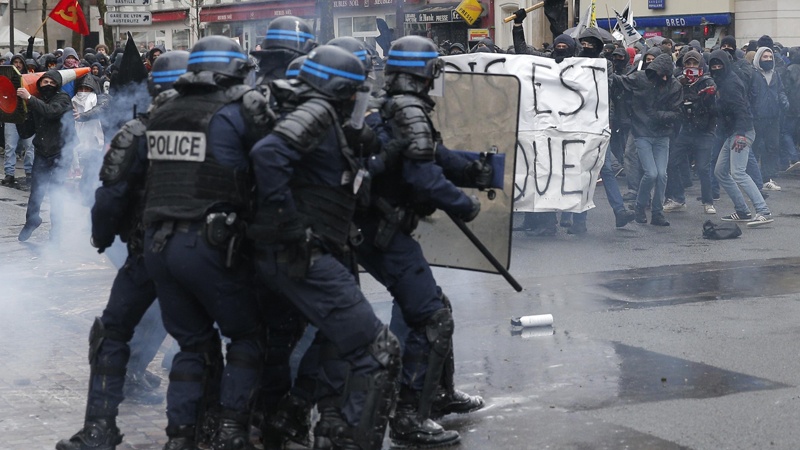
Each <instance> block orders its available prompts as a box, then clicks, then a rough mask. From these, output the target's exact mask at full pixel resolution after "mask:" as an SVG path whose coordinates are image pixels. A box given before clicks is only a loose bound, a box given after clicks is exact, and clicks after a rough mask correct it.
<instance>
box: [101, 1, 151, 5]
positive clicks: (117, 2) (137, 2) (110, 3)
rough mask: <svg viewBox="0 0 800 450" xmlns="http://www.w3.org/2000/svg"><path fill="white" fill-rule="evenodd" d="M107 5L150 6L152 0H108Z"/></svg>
mask: <svg viewBox="0 0 800 450" xmlns="http://www.w3.org/2000/svg"><path fill="white" fill-rule="evenodd" d="M106 6H150V0H106Z"/></svg>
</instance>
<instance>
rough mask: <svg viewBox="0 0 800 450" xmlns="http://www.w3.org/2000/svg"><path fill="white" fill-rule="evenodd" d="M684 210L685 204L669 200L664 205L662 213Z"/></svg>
mask: <svg viewBox="0 0 800 450" xmlns="http://www.w3.org/2000/svg"><path fill="white" fill-rule="evenodd" d="M685 209H686V203H678V202H676V201H675V200H672V199H669V200H667V202H666V203H664V212H675V211H683V210H685Z"/></svg>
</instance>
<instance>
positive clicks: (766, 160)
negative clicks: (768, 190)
mask: <svg viewBox="0 0 800 450" xmlns="http://www.w3.org/2000/svg"><path fill="white" fill-rule="evenodd" d="M753 124H754V125H755V129H756V140H755V142H753V151H754V152H755V156H756V158H757V159H758V161H760V162H761V176H762V178H763V179H764V180H765V181H769V180H771V179H772V178H774V177H775V174H776V173H778V170H779V168H778V165H779V163H780V152H781V145H780V138H781V122H780V119H779V118H778V117H774V118H769V119H756V120H754V121H753Z"/></svg>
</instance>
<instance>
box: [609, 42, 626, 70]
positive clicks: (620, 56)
mask: <svg viewBox="0 0 800 450" xmlns="http://www.w3.org/2000/svg"><path fill="white" fill-rule="evenodd" d="M611 63H612V64H614V73H615V74H617V75H625V73H626V72H627V71H628V65H629V63H630V58H629V57H628V52H626V51H625V49H624V48H617V49H614V51H613V52H612V53H611Z"/></svg>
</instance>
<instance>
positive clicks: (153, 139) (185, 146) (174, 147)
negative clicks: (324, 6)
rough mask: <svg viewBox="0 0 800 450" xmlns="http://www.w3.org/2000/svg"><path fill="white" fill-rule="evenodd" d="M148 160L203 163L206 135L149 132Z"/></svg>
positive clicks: (193, 132)
mask: <svg viewBox="0 0 800 450" xmlns="http://www.w3.org/2000/svg"><path fill="white" fill-rule="evenodd" d="M146 134H147V158H148V159H150V160H155V161H184V162H203V161H205V160H206V135H205V133H200V132H196V131H148V132H147V133H146Z"/></svg>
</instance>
